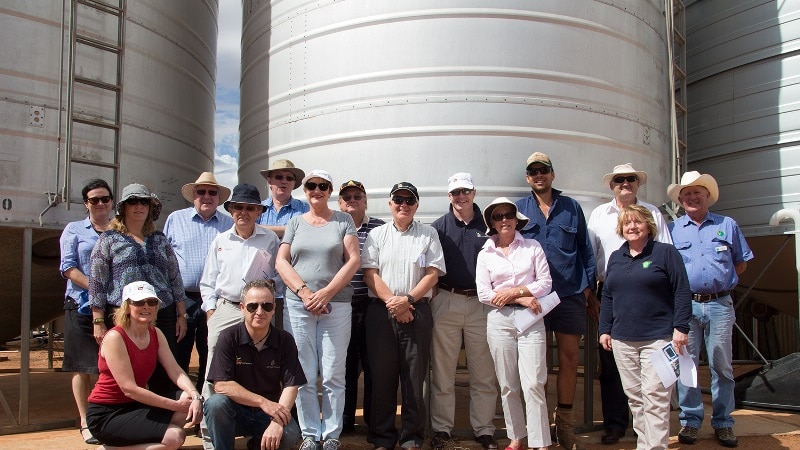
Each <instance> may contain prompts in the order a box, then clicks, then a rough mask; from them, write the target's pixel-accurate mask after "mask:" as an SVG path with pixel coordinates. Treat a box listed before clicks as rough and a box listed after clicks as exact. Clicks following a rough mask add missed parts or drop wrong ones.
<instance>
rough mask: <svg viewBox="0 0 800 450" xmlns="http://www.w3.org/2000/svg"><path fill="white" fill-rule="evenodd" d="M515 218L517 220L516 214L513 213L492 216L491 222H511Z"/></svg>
mask: <svg viewBox="0 0 800 450" xmlns="http://www.w3.org/2000/svg"><path fill="white" fill-rule="evenodd" d="M516 218H517V213H515V212H514V211H508V212H504V213H497V214H492V220H494V221H495V222H500V221H501V220H503V219H508V220H511V219H516Z"/></svg>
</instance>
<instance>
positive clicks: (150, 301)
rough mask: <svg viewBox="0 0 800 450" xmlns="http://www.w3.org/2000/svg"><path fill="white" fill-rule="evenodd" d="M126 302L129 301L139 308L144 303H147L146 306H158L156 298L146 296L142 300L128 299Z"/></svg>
mask: <svg viewBox="0 0 800 450" xmlns="http://www.w3.org/2000/svg"><path fill="white" fill-rule="evenodd" d="M128 303H130V304H131V305H133V306H136V307H137V308H141V307H142V306H144V305H147V306H158V299H157V298H146V299H144V300H135V301H134V300H128Z"/></svg>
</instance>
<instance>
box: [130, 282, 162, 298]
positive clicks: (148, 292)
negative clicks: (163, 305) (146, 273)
mask: <svg viewBox="0 0 800 450" xmlns="http://www.w3.org/2000/svg"><path fill="white" fill-rule="evenodd" d="M148 298H155V299H157V300H159V301H161V299H160V298H158V295H157V294H156V290H155V288H153V285H151V284H150V283H148V282H147V281H134V282H133V283H128V284H126V285H125V287H124V288H123V289H122V300H123V301H126V300H132V301H134V302H136V301H139V300H146V299H148Z"/></svg>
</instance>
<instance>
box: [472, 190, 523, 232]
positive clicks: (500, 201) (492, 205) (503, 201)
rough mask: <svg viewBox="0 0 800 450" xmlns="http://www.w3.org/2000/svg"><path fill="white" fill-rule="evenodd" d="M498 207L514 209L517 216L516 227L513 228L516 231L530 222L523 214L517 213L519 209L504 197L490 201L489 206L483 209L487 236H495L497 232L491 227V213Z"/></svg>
mask: <svg viewBox="0 0 800 450" xmlns="http://www.w3.org/2000/svg"><path fill="white" fill-rule="evenodd" d="M499 205H508V206H511V207H512V208H514V214H516V215H517V226H516V227H515V229H516V230H517V231H519V230H521V229H523V228H525V225H527V224H528V222H529V221H530V219H528V217H527V216H525V214H522V213H521V212H519V209H517V205H516V204H515V203H514V202H512V201H511V200H509V199H508V198H506V197H498V198H496V199H494V200H492V203H489V205H487V206H486V208H484V209H483V221H484V222H486V234H488V235H489V236H491V235H493V234H497V230H495V229H494V227H493V226H492V211H494V209H495V208H496V207H498V206H499Z"/></svg>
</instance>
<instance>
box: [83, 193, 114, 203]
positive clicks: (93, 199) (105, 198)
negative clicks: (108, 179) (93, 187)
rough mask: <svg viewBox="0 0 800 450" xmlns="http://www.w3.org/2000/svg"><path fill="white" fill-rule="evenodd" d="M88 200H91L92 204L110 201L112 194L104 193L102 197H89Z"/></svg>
mask: <svg viewBox="0 0 800 450" xmlns="http://www.w3.org/2000/svg"><path fill="white" fill-rule="evenodd" d="M86 201H87V202H89V204H90V205H96V204H98V203H108V202H110V201H111V196H109V195H104V196H102V197H89V198H87V199H86Z"/></svg>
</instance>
